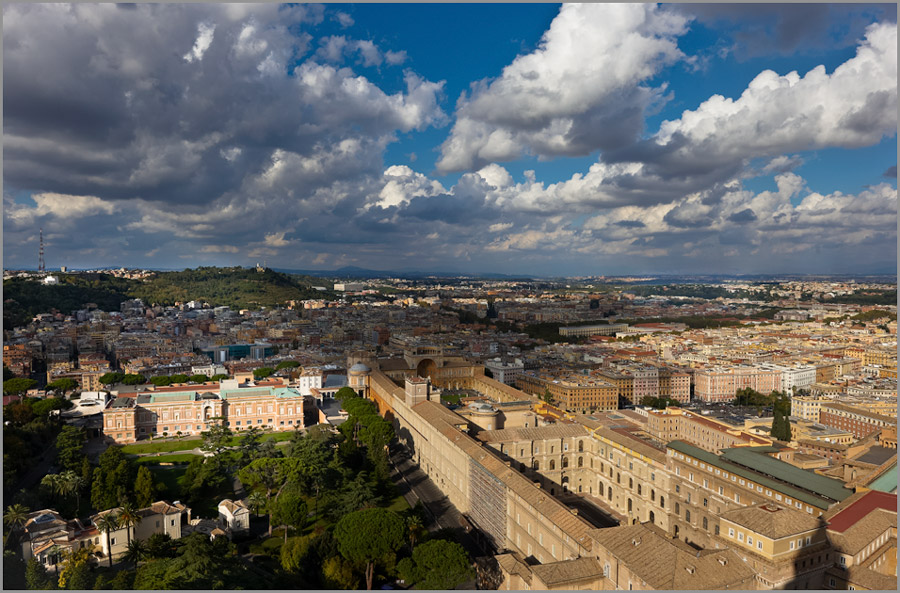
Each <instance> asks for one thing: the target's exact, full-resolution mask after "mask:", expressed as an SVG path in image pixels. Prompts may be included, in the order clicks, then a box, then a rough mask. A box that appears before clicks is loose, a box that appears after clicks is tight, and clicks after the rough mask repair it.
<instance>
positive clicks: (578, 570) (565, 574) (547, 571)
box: [531, 558, 603, 586]
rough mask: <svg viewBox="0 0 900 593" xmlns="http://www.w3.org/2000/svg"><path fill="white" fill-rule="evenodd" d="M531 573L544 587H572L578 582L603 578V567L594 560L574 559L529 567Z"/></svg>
mask: <svg viewBox="0 0 900 593" xmlns="http://www.w3.org/2000/svg"><path fill="white" fill-rule="evenodd" d="M531 572H532V573H533V574H534V576H536V577H537V578H539V579H540V580H541V581H543V583H544V584H545V585H549V586H552V585H563V584H572V585H574V584H575V583H577V582H578V581H584V580H595V579H597V578H600V577H602V576H603V566H601V564H600V561H599V560H597V559H596V558H576V559H574V560H562V561H560V562H551V563H548V564H538V565H536V566H532V567H531Z"/></svg>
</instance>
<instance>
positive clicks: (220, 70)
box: [3, 3, 898, 276]
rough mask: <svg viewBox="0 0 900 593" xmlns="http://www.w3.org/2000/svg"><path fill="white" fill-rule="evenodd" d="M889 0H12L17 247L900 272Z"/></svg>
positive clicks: (8, 122) (10, 179) (11, 253)
mask: <svg viewBox="0 0 900 593" xmlns="http://www.w3.org/2000/svg"><path fill="white" fill-rule="evenodd" d="M897 114H898V104H897V16H896V5H893V4H773V5H765V4H747V5H739V4H658V5H657V4H640V3H631V4H597V3H595V4H562V5H560V4H516V5H510V4H491V5H489V4H437V5H430V4H324V5H312V4H302V5H276V4H246V5H240V4H183V5H178V4H156V5H154V4H130V5H125V4H120V5H114V4H84V3H76V4H68V5H67V4H34V3H22V4H9V3H8V4H5V5H4V7H3V131H4V138H3V264H4V267H5V268H29V269H35V268H36V267H37V264H38V233H39V230H40V229H43V236H44V249H45V261H46V266H47V268H48V269H58V268H59V266H68V267H69V268H73V269H77V268H93V267H121V266H125V267H143V268H154V269H184V268H193V267H197V266H204V265H226V266H232V265H240V266H249V265H255V264H256V263H263V264H265V265H268V266H269V267H274V268H285V269H320V270H329V269H337V268H341V267H346V266H355V267H362V268H368V269H374V270H396V271H433V272H445V273H446V272H449V273H460V274H477V273H489V272H492V273H506V274H523V275H534V276H587V275H621V274H781V273H791V274H798V273H810V274H828V273H835V274H840V273H856V274H884V273H890V274H893V273H896V269H897V167H896V165H897Z"/></svg>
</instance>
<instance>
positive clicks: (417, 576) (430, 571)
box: [397, 539, 475, 589]
mask: <svg viewBox="0 0 900 593" xmlns="http://www.w3.org/2000/svg"><path fill="white" fill-rule="evenodd" d="M397 569H398V571H399V572H400V575H401V576H402V577H403V579H404V580H405V581H406V582H407V584H409V585H414V586H415V588H416V589H455V588H456V587H457V586H459V585H461V584H462V583H464V582H465V581H467V580H469V579H471V578H472V577H474V576H475V571H474V570H473V568H472V564H471V562H470V561H469V556H468V554H466V551H465V549H464V548H463V547H462V546H461V545H459V544H458V543H456V542H450V541H446V540H443V539H433V540H430V541H427V542H425V543H423V544H420V545H418V546H416V547H415V548H414V549H413V553H412V557H411V558H404V559H403V560H401V561H400V563H399V564H398V565H397Z"/></svg>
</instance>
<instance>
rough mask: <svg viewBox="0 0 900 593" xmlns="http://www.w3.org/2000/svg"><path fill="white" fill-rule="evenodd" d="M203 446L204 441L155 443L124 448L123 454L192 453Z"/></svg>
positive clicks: (135, 444)
mask: <svg viewBox="0 0 900 593" xmlns="http://www.w3.org/2000/svg"><path fill="white" fill-rule="evenodd" d="M202 444H203V439H179V440H177V441H157V442H155V443H149V442H148V443H134V444H132V445H125V446H124V447H122V453H128V454H131V455H137V454H140V453H169V452H171V451H190V450H191V449H194V448H196V447H199V446H200V445H202Z"/></svg>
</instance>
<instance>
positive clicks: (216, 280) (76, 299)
mask: <svg viewBox="0 0 900 593" xmlns="http://www.w3.org/2000/svg"><path fill="white" fill-rule="evenodd" d="M56 276H57V278H59V284H57V285H53V286H45V285H43V284H41V283H40V282H36V281H33V280H25V279H20V278H15V279H9V280H4V282H3V299H4V306H3V327H4V329H10V328H12V327H16V326H18V325H23V324H25V323H27V322H28V321H29V320H30V319H31V318H32V317H34V316H35V315H37V314H38V313H48V312H50V311H51V310H52V309H56V310H57V311H59V312H61V313H64V314H67V315H68V314H70V313H71V312H72V311H76V310H78V309H83V308H84V305H85V303H95V304H96V305H97V306H98V308H100V309H103V310H104V311H118V310H119V306H120V305H121V303H122V301H124V300H127V299H134V298H139V299H141V300H142V301H144V303H146V304H148V305H154V304H155V305H173V304H175V303H176V302H187V301H192V300H194V301H201V302H206V303H209V304H210V305H212V306H214V307H215V306H221V305H227V306H229V307H232V308H235V309H258V308H259V307H274V306H278V305H283V304H284V303H285V302H287V301H291V300H304V299H314V298H315V299H319V298H333V293H332V292H331V291H327V292H321V291H317V290H315V289H313V288H312V285H311V283H310V282H309V281H305V280H307V279H305V278H303V277H297V276H288V275H286V274H282V273H279V272H276V271H274V270H270V269H266V270H265V271H263V272H257V271H256V270H255V269H254V268H249V269H247V268H238V267H235V268H213V267H207V268H197V269H194V270H183V271H181V272H159V273H157V274H156V276H154V277H152V278H150V279H148V280H146V281H142V280H129V279H126V278H116V277H114V276H110V275H108V274H56ZM309 280H313V279H309Z"/></svg>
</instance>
